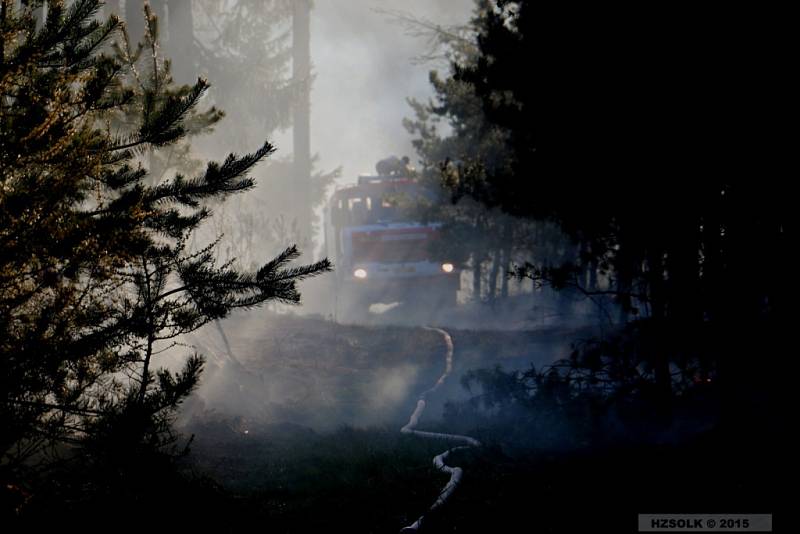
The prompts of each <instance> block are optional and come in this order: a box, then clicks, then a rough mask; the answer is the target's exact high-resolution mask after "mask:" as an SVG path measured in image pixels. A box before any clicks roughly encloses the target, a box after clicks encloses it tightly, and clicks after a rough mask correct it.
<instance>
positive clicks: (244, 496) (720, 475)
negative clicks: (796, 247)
mask: <svg viewBox="0 0 800 534" xmlns="http://www.w3.org/2000/svg"><path fill="white" fill-rule="evenodd" d="M262 319H263V322H258V321H261V320H262ZM253 321H254V319H253V318H252V317H251V318H250V319H248V322H247V323H243V322H237V321H236V320H234V321H229V322H228V323H226V324H225V326H224V328H225V332H226V337H227V338H228V341H229V347H230V350H231V352H232V353H233V354H234V356H235V357H236V358H237V360H238V363H237V364H234V363H231V362H230V361H226V359H225V358H224V357H220V354H223V351H224V348H223V346H222V343H221V341H220V340H221V337H220V338H219V339H217V340H216V341H215V340H214V338H215V336H216V334H214V333H213V332H212V331H206V333H205V334H204V335H203V337H202V338H199V340H200V341H202V342H203V345H204V347H205V348H206V349H207V350H209V351H210V352H213V353H214V354H215V356H213V357H212V358H210V363H209V369H208V373H207V374H208V376H207V377H206V382H205V383H204V385H203V386H202V387H201V389H200V391H199V393H198V395H196V396H195V397H194V398H193V400H191V401H190V402H189V403H188V405H187V407H186V410H185V413H184V414H183V416H182V420H181V424H182V428H183V430H184V431H185V432H187V433H188V432H191V433H193V434H194V441H193V442H192V446H191V453H190V454H189V456H188V457H187V458H186V459H185V461H184V463H183V466H184V470H185V472H186V473H189V474H190V477H191V478H192V479H193V480H196V481H197V482H196V483H195V484H194V485H193V488H194V489H193V490H192V491H193V492H195V493H193V495H195V497H193V498H194V499H195V501H197V502H201V503H202V502H207V503H208V506H209V508H207V510H209V511H210V510H212V509H213V510H214V513H213V514H212V515H213V517H216V518H219V517H224V518H226V519H225V523H226V525H227V526H228V527H230V530H234V525H250V524H252V523H253V522H256V524H259V525H262V526H263V527H264V528H266V529H267V530H268V531H270V532H286V533H289V532H318V531H336V532H398V531H399V530H400V529H401V528H402V527H404V526H406V525H408V524H410V523H412V522H413V521H414V520H415V519H416V518H417V517H419V516H420V514H422V513H424V512H425V511H426V510H427V508H428V507H429V506H430V505H431V504H432V503H433V501H434V500H435V499H436V496H437V495H438V493H439V491H440V490H441V488H442V487H443V486H444V484H445V483H446V482H447V475H445V474H443V473H441V472H439V471H437V470H436V469H435V468H434V467H433V465H432V463H431V459H432V457H433V456H434V455H436V454H438V453H440V452H442V451H443V450H444V449H445V448H447V447H446V446H445V444H443V443H441V442H436V441H430V440H425V439H421V438H419V437H416V436H409V435H403V434H401V433H400V432H399V429H400V427H401V426H402V425H403V424H405V423H406V422H407V420H408V416H409V414H410V413H411V412H412V411H413V408H414V404H415V402H416V399H417V397H418V395H419V393H420V392H422V391H424V390H425V389H427V388H429V387H430V386H431V385H433V383H434V382H435V381H436V379H437V378H438V376H439V375H440V374H441V372H442V371H443V368H444V350H445V348H444V344H443V341H442V337H441V336H440V335H439V334H437V333H436V332H432V331H428V330H424V329H422V328H418V327H400V326H387V325H373V326H355V325H350V326H346V325H338V324H336V323H333V322H331V321H326V320H323V319H319V318H297V317H294V316H291V315H285V316H282V315H277V316H276V315H273V314H269V316H262V317H261V319H257V320H256V321H257V322H255V323H254V322H253ZM256 324H258V325H259V326H258V327H257V328H256V327H255V325H256ZM448 332H449V333H450V334H451V335H452V338H453V342H454V345H455V352H454V372H453V376H452V377H451V378H450V379H448V383H447V384H446V387H445V388H443V389H442V390H441V391H439V392H437V398H436V399H433V402H432V403H431V405H430V406H429V408H428V411H427V412H426V415H425V417H424V418H423V420H422V422H421V423H420V425H419V428H420V429H423V430H434V431H442V432H449V431H453V429H452V427H451V425H449V424H448V421H446V420H443V419H442V417H441V415H442V413H443V408H444V406H445V402H447V401H448V400H454V399H455V400H464V399H466V398H467V394H468V392H467V391H466V390H465V389H464V388H463V387H462V385H461V384H460V383H459V382H460V379H459V378H460V376H462V375H463V373H464V372H465V371H466V370H468V369H474V368H478V367H483V368H485V367H492V366H496V365H501V366H502V367H503V368H505V369H526V368H529V366H530V365H531V364H533V365H536V366H537V368H538V367H540V366H542V365H545V364H547V363H550V362H552V361H554V360H555V359H557V358H560V357H565V356H567V355H568V354H569V350H570V344H571V343H572V342H573V341H575V340H576V339H580V338H582V337H585V336H589V335H591V334H592V333H593V331H592V329H588V328H582V329H581V328H578V329H575V328H573V329H563V328H553V327H548V328H540V329H536V330H526V331H479V330H458V329H448ZM472 435H475V436H476V437H477V438H478V439H480V440H481V441H482V442H483V443H484V447H482V448H480V449H476V450H468V451H462V452H458V453H456V454H454V455H453V456H451V459H450V460H449V461H448V463H450V464H451V465H459V466H461V467H462V468H463V469H464V472H465V475H464V479H463V483H462V484H461V486H459V488H458V490H457V491H456V492H455V493H454V494H453V497H452V499H451V500H450V501H448V503H447V505H446V506H444V507H443V508H442V509H441V511H440V512H438V513H436V514H433V515H432V516H430V518H429V520H428V522H427V524H426V526H427V528H426V529H425V530H426V531H430V532H512V531H515V532H517V531H520V532H521V531H532V532H533V531H535V532H575V531H589V532H592V531H606V530H613V531H615V532H635V531H636V519H637V514H638V513H656V512H659V513H693V512H694V513H701V512H705V513H765V512H770V511H771V509H770V506H771V505H772V503H773V500H772V498H773V497H774V494H775V493H774V491H772V490H771V489H770V485H771V482H770V481H771V476H772V475H771V474H772V473H774V467H775V466H774V462H775V461H776V460H775V459H774V457H773V456H771V455H770V454H768V453H767V448H768V444H769V443H770V440H769V438H768V437H766V436H758V435H757V434H755V435H753V434H751V435H750V436H749V437H746V438H745V439H741V438H740V437H739V436H737V437H736V439H735V440H734V439H732V438H731V434H730V433H729V431H728V430H719V429H714V430H711V431H709V432H705V433H702V434H699V435H697V436H694V437H692V438H691V439H688V440H685V441H683V442H679V443H675V442H672V443H649V444H637V445H627V446H618V447H604V448H597V447H592V448H586V449H581V450H570V451H564V450H547V449H542V448H536V447H534V448H530V449H527V450H522V449H519V448H513V447H510V446H509V444H508V443H506V442H505V440H504V436H503V435H502V434H497V433H496V432H493V431H492V429H489V428H480V427H476V428H474V429H473V434H472ZM201 482H202V483H201ZM198 484H199V485H198ZM200 487H202V488H204V489H202V490H200V489H198V488H200ZM197 492H199V493H197ZM209 513H210V512H209ZM209 517H211V515H210V516H209ZM578 529H580V530H578Z"/></svg>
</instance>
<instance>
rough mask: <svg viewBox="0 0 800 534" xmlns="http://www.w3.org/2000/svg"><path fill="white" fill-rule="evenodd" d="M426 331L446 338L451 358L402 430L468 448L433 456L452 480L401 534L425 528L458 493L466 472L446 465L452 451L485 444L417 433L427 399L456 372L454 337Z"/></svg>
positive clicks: (437, 330)
mask: <svg viewBox="0 0 800 534" xmlns="http://www.w3.org/2000/svg"><path fill="white" fill-rule="evenodd" d="M424 328H425V329H426V330H432V331H434V332H439V333H440V334H441V335H442V337H444V341H445V344H446V345H447V355H446V357H445V370H444V373H443V374H442V376H440V377H439V380H437V381H436V383H435V384H434V385H433V387H431V388H430V389H428V390H426V391H425V392H423V393H422V395H420V397H419V399H418V400H417V407H416V408H415V409H414V412H413V413H412V414H411V417H410V418H409V419H408V423H407V424H406V425H405V426H404V427H403V428H401V429H400V432H402V433H403V434H414V435H416V436H420V437H423V438H431V439H443V440H448V441H451V442H460V443H464V444H465V445H459V446H456V447H451V448H449V449H447V450H446V451H444V452H443V453H441V454H438V455H436V456H434V457H433V465H434V466H435V467H436V469H438V470H439V471H442V472H444V473H447V474H449V475H450V480H449V481H448V482H447V484H446V485H445V486H444V488H442V491H440V492H439V496H438V497H437V498H436V501H434V503H433V504H432V505H431V507H430V508H429V509H428V511H427V512H426V513H425V514H423V515H421V516H420V517H419V519H417V520H416V521H414V522H413V523H412V524H410V525H409V526H407V527H405V528H403V529H402V530H401V531H400V532H401V533H403V532H416V531H418V530H419V528H420V527H421V526H422V522H423V520H424V519H425V517H426V514H429V513H430V512H433V511H434V510H436V509H437V508H439V507H440V506H442V505H443V504H444V503H445V502H446V501H447V499H448V498H450V495H452V493H453V492H454V491H455V489H456V487H458V484H459V482H461V476H462V474H463V470H462V469H461V468H460V467H450V466H449V465H447V464H446V463H445V461H446V460H447V458H448V456H450V453H451V452H454V451H457V450H461V449H468V448H470V447H479V446H480V445H481V443H480V442H479V441H478V440H476V439H475V438H471V437H469V436H463V435H460V434H445V433H441V432H427V431H423V430H417V429H416V427H417V424H418V423H419V419H420V417H422V413H423V412H424V411H425V407H426V405H427V399H428V396H429V395H432V394H433V393H435V392H436V390H437V389H439V387H440V386H441V385H442V384H444V381H445V380H446V379H447V377H448V376H449V375H450V373H451V372H452V370H453V339H452V338H451V337H450V334H448V333H447V332H445V331H444V330H442V329H440V328H432V327H428V326H426V327H424Z"/></svg>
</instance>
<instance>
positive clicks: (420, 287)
mask: <svg viewBox="0 0 800 534" xmlns="http://www.w3.org/2000/svg"><path fill="white" fill-rule="evenodd" d="M420 197H423V198H424V197H428V198H430V197H431V193H430V192H428V191H426V190H425V189H424V188H422V187H421V186H420V184H419V183H418V181H417V180H416V179H415V178H413V177H408V176H403V175H396V174H392V175H375V176H371V175H362V176H360V177H359V179H358V184H356V185H352V186H349V187H345V188H342V189H339V190H338V191H336V192H335V193H334V195H333V197H332V198H331V201H330V203H329V205H328V208H327V213H326V217H325V219H326V225H325V241H326V243H327V249H328V250H327V253H328V257H329V258H331V259H332V260H333V261H334V265H335V272H336V287H337V293H336V300H337V308H338V309H341V310H343V311H345V313H346V314H347V313H350V314H353V315H358V314H360V313H364V312H365V311H367V310H368V309H369V306H370V304H373V303H378V302H381V303H390V302H401V303H403V304H411V305H415V304H422V305H425V306H451V305H454V304H455V303H456V294H457V292H458V289H459V280H460V269H459V268H458V266H457V265H455V264H454V262H452V261H449V260H448V258H443V257H442V256H441V247H439V246H437V244H438V243H439V240H440V238H441V237H440V235H441V232H440V228H441V224H438V223H426V222H421V221H417V220H414V218H413V217H412V216H409V210H408V209H406V208H405V207H403V206H402V205H403V204H409V202H408V201H411V203H413V201H414V200H415V199H419V198H420Z"/></svg>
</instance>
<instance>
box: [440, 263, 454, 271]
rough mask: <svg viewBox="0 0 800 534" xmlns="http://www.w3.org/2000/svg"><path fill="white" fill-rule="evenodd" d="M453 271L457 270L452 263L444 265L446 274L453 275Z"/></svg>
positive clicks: (443, 268)
mask: <svg viewBox="0 0 800 534" xmlns="http://www.w3.org/2000/svg"><path fill="white" fill-rule="evenodd" d="M453 269H455V267H454V266H453V264H452V263H443V264H442V270H443V271H444V272H446V273H452V272H453Z"/></svg>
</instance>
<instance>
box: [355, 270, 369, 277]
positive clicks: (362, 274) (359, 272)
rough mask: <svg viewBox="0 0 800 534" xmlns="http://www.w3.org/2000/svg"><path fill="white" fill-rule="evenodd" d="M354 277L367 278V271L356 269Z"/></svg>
mask: <svg viewBox="0 0 800 534" xmlns="http://www.w3.org/2000/svg"><path fill="white" fill-rule="evenodd" d="M353 276H355V277H356V278H366V277H367V271H365V270H364V269H356V270H355V271H353Z"/></svg>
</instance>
